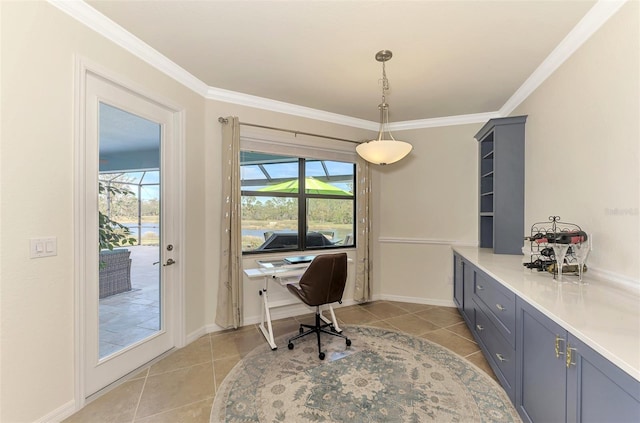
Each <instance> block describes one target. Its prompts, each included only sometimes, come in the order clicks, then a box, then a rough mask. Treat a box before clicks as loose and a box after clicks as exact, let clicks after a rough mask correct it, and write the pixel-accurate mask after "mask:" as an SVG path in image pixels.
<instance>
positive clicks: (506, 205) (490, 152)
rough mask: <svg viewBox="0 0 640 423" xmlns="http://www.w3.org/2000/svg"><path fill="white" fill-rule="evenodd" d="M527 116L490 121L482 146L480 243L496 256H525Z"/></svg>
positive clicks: (482, 134)
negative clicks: (525, 149) (523, 232)
mask: <svg viewBox="0 0 640 423" xmlns="http://www.w3.org/2000/svg"><path fill="white" fill-rule="evenodd" d="M526 120H527V117H526V116H512V117H506V118H496V119H491V120H489V121H488V122H487V123H486V124H485V125H484V126H483V127H482V128H481V129H480V131H478V133H477V134H476V135H475V138H476V139H477V140H478V144H479V161H478V169H479V170H480V175H479V200H478V204H479V209H480V210H479V221H478V229H479V234H478V236H479V241H480V247H481V248H493V251H494V253H496V254H522V231H523V229H524V140H525V130H524V129H525V128H524V125H525V122H526Z"/></svg>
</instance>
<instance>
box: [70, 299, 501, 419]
mask: <svg viewBox="0 0 640 423" xmlns="http://www.w3.org/2000/svg"><path fill="white" fill-rule="evenodd" d="M336 315H337V317H338V320H339V322H340V323H344V324H360V325H366V326H376V327H382V328H389V329H394V330H401V331H403V332H406V333H408V334H411V335H414V336H420V337H423V338H426V339H429V340H431V341H433V342H436V343H438V344H440V345H443V346H444V347H446V348H449V349H450V350H452V351H454V352H455V353H457V354H459V355H461V356H463V357H466V358H467V359H468V360H469V361H471V362H472V363H474V364H475V365H476V366H478V367H480V368H481V369H483V370H484V371H486V372H487V373H488V374H489V375H491V377H493V378H494V379H495V375H494V374H493V372H492V371H491V369H490V367H489V365H488V364H487V362H486V360H485V359H484V357H483V356H482V353H481V352H480V350H479V348H478V345H477V344H476V343H475V342H474V341H473V337H472V335H471V333H470V332H469V330H468V329H467V327H466V325H465V323H464V322H463V320H462V317H460V314H459V313H458V311H457V310H456V309H455V308H449V307H437V306H428V305H421V304H409V303H398V302H390V301H376V302H373V303H369V304H364V305H354V306H349V307H343V308H339V309H336ZM312 321H313V315H312V314H309V315H305V316H300V317H298V318H289V319H283V320H279V321H274V322H273V327H274V331H275V335H276V336H281V335H286V334H292V335H293V334H296V333H297V332H298V325H299V323H301V322H304V323H312ZM346 331H347V333H348V329H347V330H346ZM264 342H265V341H264V338H263V337H262V334H261V333H260V332H259V330H258V328H257V326H256V325H250V326H246V327H243V328H241V329H239V330H236V331H224V332H216V333H212V334H209V335H205V336H203V337H201V338H200V339H198V340H196V341H194V342H192V343H191V344H189V345H188V346H186V347H185V348H182V349H179V350H177V351H175V352H173V353H172V354H171V355H169V356H167V357H165V358H164V359H162V360H161V361H159V362H157V363H155V364H153V365H151V366H150V367H148V368H146V369H144V370H143V371H141V372H140V373H139V374H137V375H136V376H134V377H133V378H131V379H130V380H128V381H126V382H124V383H123V384H121V385H120V386H118V387H117V388H115V389H113V390H111V391H109V392H108V393H106V394H104V395H102V396H101V397H99V398H97V399H96V400H94V401H92V402H91V403H89V404H88V405H87V406H86V407H85V408H83V409H82V410H80V411H79V412H78V413H76V414H74V415H73V416H71V417H69V418H68V419H67V420H65V423H75V422H91V423H97V422H136V423H137V422H167V423H175V422H184V423H190V422H198V423H200V422H202V423H208V422H209V415H210V412H211V406H212V404H213V398H214V396H215V393H216V389H217V388H218V387H219V386H220V384H221V383H222V381H223V379H224V377H225V376H226V375H227V374H228V373H229V371H230V370H231V369H232V368H233V367H234V366H235V365H236V363H238V361H239V360H240V359H241V358H242V357H244V356H245V355H246V354H247V353H248V352H249V351H251V350H252V349H253V348H255V347H256V346H258V345H259V344H260V343H264ZM284 347H285V346H284V345H282V346H281V348H284Z"/></svg>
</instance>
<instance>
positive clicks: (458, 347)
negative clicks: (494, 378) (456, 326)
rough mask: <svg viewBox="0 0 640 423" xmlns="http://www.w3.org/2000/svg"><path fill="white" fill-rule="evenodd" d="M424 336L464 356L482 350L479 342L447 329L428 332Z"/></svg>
mask: <svg viewBox="0 0 640 423" xmlns="http://www.w3.org/2000/svg"><path fill="white" fill-rule="evenodd" d="M422 338H425V339H428V340H430V341H433V342H435V343H437V344H440V345H442V346H443V347H445V348H448V349H450V350H451V351H453V352H455V353H456V354H459V355H461V356H463V357H465V356H467V355H469V354H472V353H474V352H476V351H479V350H480V348H479V347H478V344H476V343H475V342H471V341H469V340H467V339H464V338H463V337H461V336H458V335H456V334H455V333H453V332H449V331H448V330H446V329H439V330H436V331H433V332H429V333H426V334H424V335H422Z"/></svg>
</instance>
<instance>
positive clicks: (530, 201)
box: [513, 1, 640, 286]
mask: <svg viewBox="0 0 640 423" xmlns="http://www.w3.org/2000/svg"><path fill="white" fill-rule="evenodd" d="M639 9H640V3H639V2H637V1H630V2H628V3H627V4H626V5H624V6H623V7H622V8H621V9H620V10H619V11H618V12H617V13H616V15H614V16H613V17H612V18H611V19H610V20H609V21H608V22H606V23H605V24H604V25H603V27H602V28H601V29H600V30H599V31H598V32H596V33H595V34H594V35H593V36H592V37H591V38H590V39H589V40H588V41H587V42H586V43H585V44H584V45H583V46H582V47H581V48H580V49H578V50H577V51H576V52H575V53H574V54H573V56H571V58H569V59H568V60H567V61H566V62H565V63H564V64H563V65H562V66H561V67H560V68H559V69H558V70H557V71H556V72H555V73H554V74H553V75H551V76H550V77H549V78H548V79H547V80H546V81H545V82H544V84H543V85H541V86H540V87H539V88H538V89H537V90H536V91H535V92H534V93H533V94H531V95H530V96H529V98H528V99H527V100H526V101H525V102H523V104H522V105H521V106H520V107H518V108H517V110H515V111H514V113H513V114H514V115H520V114H526V115H529V117H528V119H527V123H526V154H525V171H526V174H525V224H526V225H527V229H528V228H529V227H530V225H531V224H533V223H534V222H538V221H545V220H546V219H547V218H548V216H550V215H559V216H561V217H562V219H563V220H565V221H568V222H575V223H577V224H579V225H581V227H582V228H583V229H585V230H586V231H587V232H588V233H590V234H593V243H594V245H593V252H592V253H591V255H590V257H589V260H588V264H589V265H590V267H591V268H592V270H599V271H600V273H604V276H606V277H609V278H615V279H618V280H620V281H626V282H629V283H631V284H635V285H636V286H640V281H639V279H640V264H639V263H640V243H639V240H640V224H639V222H640V212H639V203H638V201H639V190H640V166H639V165H640V152H639V146H640V83H639V80H640V66H639V55H640V31H639V29H638V27H639V21H640V19H639V18H640V11H639Z"/></svg>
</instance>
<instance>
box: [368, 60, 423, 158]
mask: <svg viewBox="0 0 640 423" xmlns="http://www.w3.org/2000/svg"><path fill="white" fill-rule="evenodd" d="M392 56H393V54H392V53H391V52H390V51H389V50H381V51H379V52H378V53H376V60H377V61H378V62H382V103H380V104H379V105H378V109H379V110H380V130H379V131H378V139H374V140H371V141H366V142H363V143H362V144H359V145H358V146H357V147H356V151H357V153H358V154H359V155H360V157H362V158H363V159H365V160H366V161H368V162H370V163H374V164H379V165H387V164H391V163H395V162H397V161H398V160H401V159H403V158H404V157H405V156H406V155H407V154H409V153H410V152H411V150H412V149H413V146H412V145H411V144H409V143H408V142H404V141H397V140H396V139H395V138H393V135H391V131H390V130H389V104H387V102H386V99H385V91H387V90H388V89H389V80H388V79H387V73H386V71H385V67H384V64H385V62H386V61H387V60H390V59H391V57H392ZM385 133H386V134H387V135H388V137H385Z"/></svg>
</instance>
